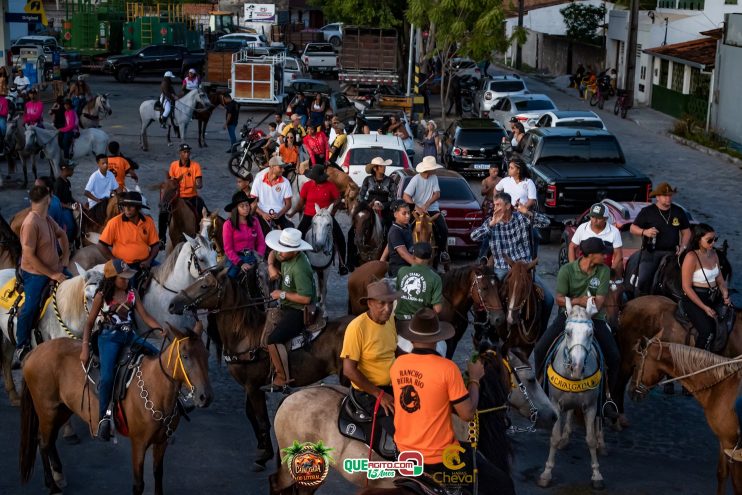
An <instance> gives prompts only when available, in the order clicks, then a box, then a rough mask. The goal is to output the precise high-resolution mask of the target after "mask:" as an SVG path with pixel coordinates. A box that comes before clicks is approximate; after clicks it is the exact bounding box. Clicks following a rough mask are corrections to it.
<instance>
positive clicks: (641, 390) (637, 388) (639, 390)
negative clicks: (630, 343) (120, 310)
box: [634, 338, 663, 398]
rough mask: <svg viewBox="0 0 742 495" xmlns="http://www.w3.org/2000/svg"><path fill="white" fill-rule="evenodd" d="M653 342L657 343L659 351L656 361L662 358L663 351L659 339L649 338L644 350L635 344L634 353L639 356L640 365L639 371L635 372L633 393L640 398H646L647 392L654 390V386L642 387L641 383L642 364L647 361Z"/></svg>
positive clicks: (642, 374)
mask: <svg viewBox="0 0 742 495" xmlns="http://www.w3.org/2000/svg"><path fill="white" fill-rule="evenodd" d="M654 342H658V343H659V345H660V350H659V352H658V353H657V359H660V358H661V357H662V351H663V348H662V341H661V340H660V339H657V338H651V339H650V340H648V341H647V346H646V347H645V348H644V349H642V348H641V346H640V343H639V342H637V343H636V347H635V351H636V352H637V354H639V356H641V358H642V360H641V363H639V371H638V372H637V375H636V380H635V382H634V383H635V385H634V393H636V394H637V395H638V396H639V397H641V398H644V397H646V396H647V394H649V392H650V391H651V390H652V389H653V388H654V386H652V387H648V386H646V385H644V383H643V381H642V378H643V377H644V364H645V362H646V360H647V356H648V355H649V346H650V345H652V343H654Z"/></svg>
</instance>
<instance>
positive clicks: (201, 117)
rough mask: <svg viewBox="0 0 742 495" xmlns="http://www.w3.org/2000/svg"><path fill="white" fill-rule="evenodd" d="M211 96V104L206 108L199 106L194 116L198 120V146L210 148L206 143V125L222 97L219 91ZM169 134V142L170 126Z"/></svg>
mask: <svg viewBox="0 0 742 495" xmlns="http://www.w3.org/2000/svg"><path fill="white" fill-rule="evenodd" d="M208 96H209V103H211V105H209V106H207V107H206V108H197V109H196V110H195V111H194V112H193V117H194V118H195V119H196V121H198V147H199V148H208V147H209V145H208V144H206V127H207V126H208V125H209V119H211V114H212V113H214V110H216V107H218V106H219V105H220V104H221V97H220V95H219V93H211V94H209V95H208ZM167 134H168V142H170V127H168V129H167Z"/></svg>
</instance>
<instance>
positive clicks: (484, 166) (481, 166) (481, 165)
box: [474, 163, 490, 170]
mask: <svg viewBox="0 0 742 495" xmlns="http://www.w3.org/2000/svg"><path fill="white" fill-rule="evenodd" d="M474 168H475V169H477V170H487V169H489V168H490V164H489V163H475V164H474Z"/></svg>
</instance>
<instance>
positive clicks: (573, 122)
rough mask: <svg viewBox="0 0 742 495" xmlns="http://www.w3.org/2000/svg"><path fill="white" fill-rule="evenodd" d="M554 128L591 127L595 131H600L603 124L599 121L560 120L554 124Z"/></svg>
mask: <svg viewBox="0 0 742 495" xmlns="http://www.w3.org/2000/svg"><path fill="white" fill-rule="evenodd" d="M555 127H593V128H595V129H602V128H603V122H601V121H600V120H561V121H558V122H557V123H556V125H555Z"/></svg>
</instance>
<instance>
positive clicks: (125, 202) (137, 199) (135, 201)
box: [119, 191, 149, 210]
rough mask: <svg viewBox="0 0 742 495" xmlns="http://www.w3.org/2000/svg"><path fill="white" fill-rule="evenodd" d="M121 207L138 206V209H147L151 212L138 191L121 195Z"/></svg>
mask: <svg viewBox="0 0 742 495" xmlns="http://www.w3.org/2000/svg"><path fill="white" fill-rule="evenodd" d="M119 205H120V206H136V207H138V208H147V209H148V210H149V206H147V205H145V204H144V201H143V200H142V194H141V193H138V192H136V191H126V192H125V193H123V194H122V195H121V199H120V200H119Z"/></svg>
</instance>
